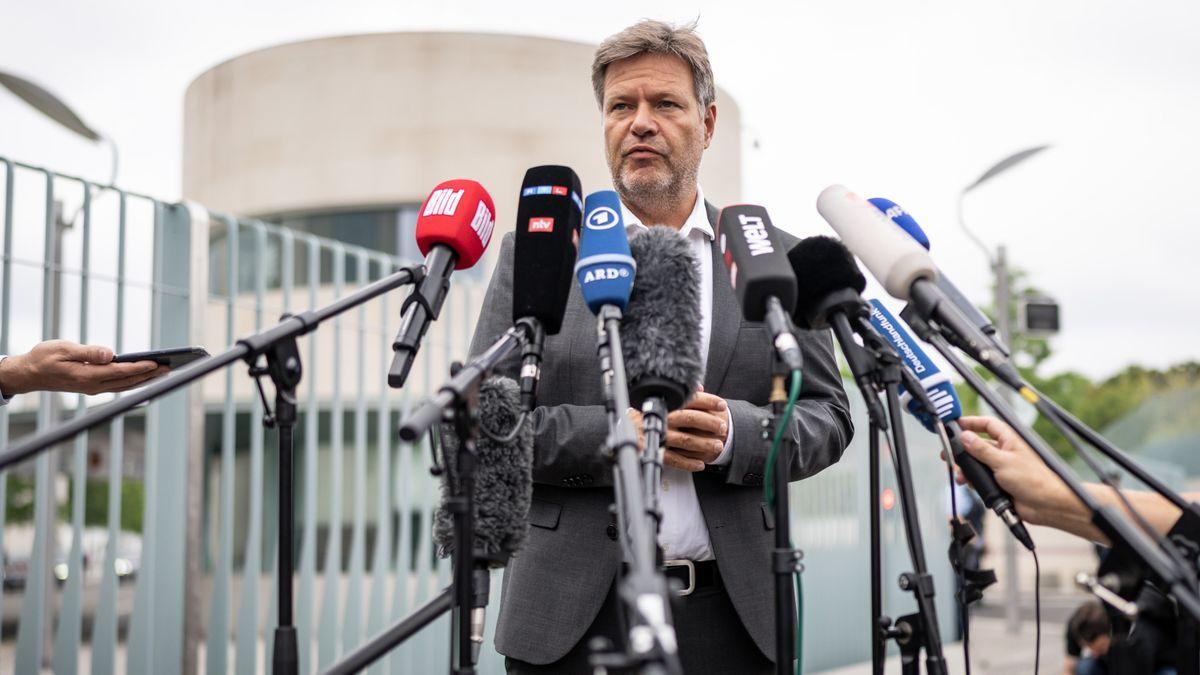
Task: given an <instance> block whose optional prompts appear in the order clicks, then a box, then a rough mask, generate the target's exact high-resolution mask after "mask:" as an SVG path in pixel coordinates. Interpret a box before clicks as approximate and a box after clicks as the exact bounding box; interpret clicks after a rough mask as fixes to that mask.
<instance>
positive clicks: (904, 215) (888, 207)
mask: <svg viewBox="0 0 1200 675" xmlns="http://www.w3.org/2000/svg"><path fill="white" fill-rule="evenodd" d="M867 201H869V202H871V203H872V204H874V205H875V208H877V209H879V210H880V211H883V215H885V216H887V217H888V218H891V219H892V222H893V223H895V224H897V225H899V226H900V229H902V230H904V231H905V232H907V233H908V236H910V237H912V238H913V239H916V240H917V243H918V244H920V245H921V246H923V247H924V248H925V250H926V251H928V250H929V237H928V236H926V235H925V231H924V230H922V229H921V226H920V225H918V224H917V221H916V220H914V219H913V217H912V216H911V215H909V213H908V211H905V210H904V209H903V208H901V206H900V205H899V204H897V203H896V202H894V201H892V200H890V199H884V198H883V197H872V198H870V199H868V200H867Z"/></svg>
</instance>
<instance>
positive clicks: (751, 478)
mask: <svg viewBox="0 0 1200 675" xmlns="http://www.w3.org/2000/svg"><path fill="white" fill-rule="evenodd" d="M762 479H763V477H762V476H760V475H758V474H756V473H747V474H746V475H745V476H742V482H743V483H745V484H746V485H762Z"/></svg>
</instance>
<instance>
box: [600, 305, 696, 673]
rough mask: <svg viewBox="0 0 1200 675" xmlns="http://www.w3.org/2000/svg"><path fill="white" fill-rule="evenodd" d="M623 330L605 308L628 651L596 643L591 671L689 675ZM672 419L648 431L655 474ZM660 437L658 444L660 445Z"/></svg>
mask: <svg viewBox="0 0 1200 675" xmlns="http://www.w3.org/2000/svg"><path fill="white" fill-rule="evenodd" d="M620 327H621V310H620V309H619V308H617V307H616V306H615V305H604V306H602V307H601V308H600V311H599V312H598V313H597V352H598V354H599V356H600V368H601V372H602V373H603V378H604V394H605V407H606V409H607V412H608V422H609V424H608V428H609V433H608V438H607V439H606V440H605V445H604V453H605V455H606V456H607V457H608V459H609V460H610V461H611V462H612V463H613V495H614V497H615V501H616V514H617V531H618V532H619V533H620V538H619V540H618V541H620V545H621V552H622V554H623V555H624V557H625V559H626V560H628V561H629V572H628V573H627V574H625V575H624V576H622V577H621V579H620V580H619V581H618V582H617V583H618V589H617V597H618V599H619V601H620V602H621V605H622V607H623V608H624V611H625V616H626V619H627V625H628V627H629V634H628V637H627V639H626V641H625V642H626V643H625V645H623V646H622V648H617V646H616V645H612V644H603V643H601V642H600V641H599V640H597V641H595V642H594V643H593V644H592V645H591V648H592V655H591V663H592V666H593V667H595V668H636V669H637V670H638V672H640V673H643V674H644V675H668V674H669V675H678V674H679V673H682V672H683V670H682V667H681V666H680V663H679V654H678V643H677V640H676V637H675V627H674V624H673V623H672V620H671V594H670V589H669V587H668V585H667V580H666V577H665V576H664V575H663V573H662V571H661V570H660V569H659V567H658V537H657V532H658V519H659V514H658V510H657V496H656V495H657V487H658V484H657V482H654V483H651V482H650V481H649V478H648V477H646V476H640V475H639V473H640V467H639V464H638V457H637V455H638V445H637V432H636V431H635V430H634V428H633V423H632V422H630V420H629V417H628V416H627V415H626V414H625V411H626V410H627V409H629V386H628V383H627V382H626V380H625V357H624V352H622V351H621V332H620ZM649 414H652V413H648V415H649ZM665 417H666V416H665V414H664V415H662V416H661V418H662V419H660V420H659V422H660V425H659V426H658V427H657V428H655V427H653V426H652V425H647V428H646V450H645V452H646V454H647V455H649V454H650V453H651V452H653V453H654V457H655V460H654V461H653V462H650V463H649V464H647V468H648V469H649V471H648V473H651V474H655V473H657V471H655V470H654V469H657V470H661V468H662V455H661V453H662V450H661V445H662V443H661V429H662V428H663V426H665V425H663V424H662V422H663V420H665ZM647 419H649V417H648V418H647ZM652 436H653V437H657V440H655V442H654V444H653V445H652V444H651V441H652ZM655 465H657V466H655ZM643 479H645V480H644V482H643ZM643 490H644V491H645V492H643ZM605 642H607V641H605Z"/></svg>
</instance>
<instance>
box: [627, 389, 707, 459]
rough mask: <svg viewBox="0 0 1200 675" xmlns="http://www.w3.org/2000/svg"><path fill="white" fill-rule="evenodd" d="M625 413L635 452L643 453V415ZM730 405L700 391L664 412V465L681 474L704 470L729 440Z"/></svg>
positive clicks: (644, 438)
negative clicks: (634, 438)
mask: <svg viewBox="0 0 1200 675" xmlns="http://www.w3.org/2000/svg"><path fill="white" fill-rule="evenodd" d="M626 414H628V415H629V420H630V421H631V422H633V427H634V428H635V429H637V435H638V449H639V450H645V446H646V437H645V434H644V433H643V431H642V413H641V412H640V411H638V410H634V409H633V408H630V409H629V410H628V411H627V412H626ZM729 424H730V419H729V406H728V404H726V403H725V399H722V398H721V397H720V396H715V395H713V394H707V393H705V392H704V391H703V390H701V391H698V392H696V395H695V396H693V397H692V398H691V399H690V400H688V402H687V403H684V404H683V407H682V408H680V409H679V410H673V411H671V412H669V413H667V438H666V443H665V444H666V446H667V449H666V451H665V452H664V453H663V465H665V466H669V467H673V468H676V469H682V470H684V471H691V472H692V473H695V472H697V471H703V470H704V465H705V464H709V463H712V462H713V461H714V460H716V459H717V457H719V456H720V454H721V451H722V450H724V449H725V439H727V438H729Z"/></svg>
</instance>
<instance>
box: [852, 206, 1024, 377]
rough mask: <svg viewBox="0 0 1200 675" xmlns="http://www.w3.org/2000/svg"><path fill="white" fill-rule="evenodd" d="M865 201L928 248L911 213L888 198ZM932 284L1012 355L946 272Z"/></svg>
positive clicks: (921, 231) (926, 238)
mask: <svg viewBox="0 0 1200 675" xmlns="http://www.w3.org/2000/svg"><path fill="white" fill-rule="evenodd" d="M867 201H869V202H871V203H872V204H874V205H875V208H877V209H879V210H880V211H883V213H884V215H886V216H887V217H888V218H891V219H892V222H893V223H895V224H896V226H897V227H899V228H900V229H902V230H904V231H905V232H907V233H908V236H910V237H912V238H913V239H914V240H916V242H917V243H918V244H920V245H921V246H922V247H924V248H925V250H926V251H928V250H929V235H927V234H925V230H922V229H921V226H920V225H918V224H917V221H916V219H915V218H913V217H912V214H910V213H909V212H908V211H905V210H904V209H903V208H902V207H901V206H900V205H899V204H897V203H896V202H894V201H892V200H890V199H884V198H883V197H873V198H871V199H868V200H867ZM934 284H936V285H937V287H938V288H940V289H942V292H943V293H945V294H946V297H947V298H949V300H950V302H951V303H953V304H954V306H955V307H957V308H958V311H960V312H962V313H963V316H965V317H966V318H967V320H968V321H970V322H971V323H973V324H975V327H976V328H978V329H979V330H980V331H981V332H982V333H983V334H984V335H986V336H987V337H988V338H989V339H990V340H991V342H992V345H993V346H995V347H996V349H998V350H1000V353H1001V354H1004V356H1005V358H1008V357H1009V356H1011V355H1012V354H1011V353H1010V352H1009V350H1008V347H1007V346H1006V345H1005V344H1004V343H1003V342H1001V340H1000V336H999V335H998V334H997V331H996V327H995V326H993V325H992V321H991V319H989V318H987V317H986V316H984V314H983V312H980V311H979V308H978V307H976V306H975V305H974V304H972V303H971V301H970V300H968V299H967V296H965V295H963V292H962V291H960V290H958V286H955V285H954V282H952V281H950V277H948V276H946V273H945V272H943V271H942V270H941V269H940V268H939V269H938V271H937V279H935V280H934Z"/></svg>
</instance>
